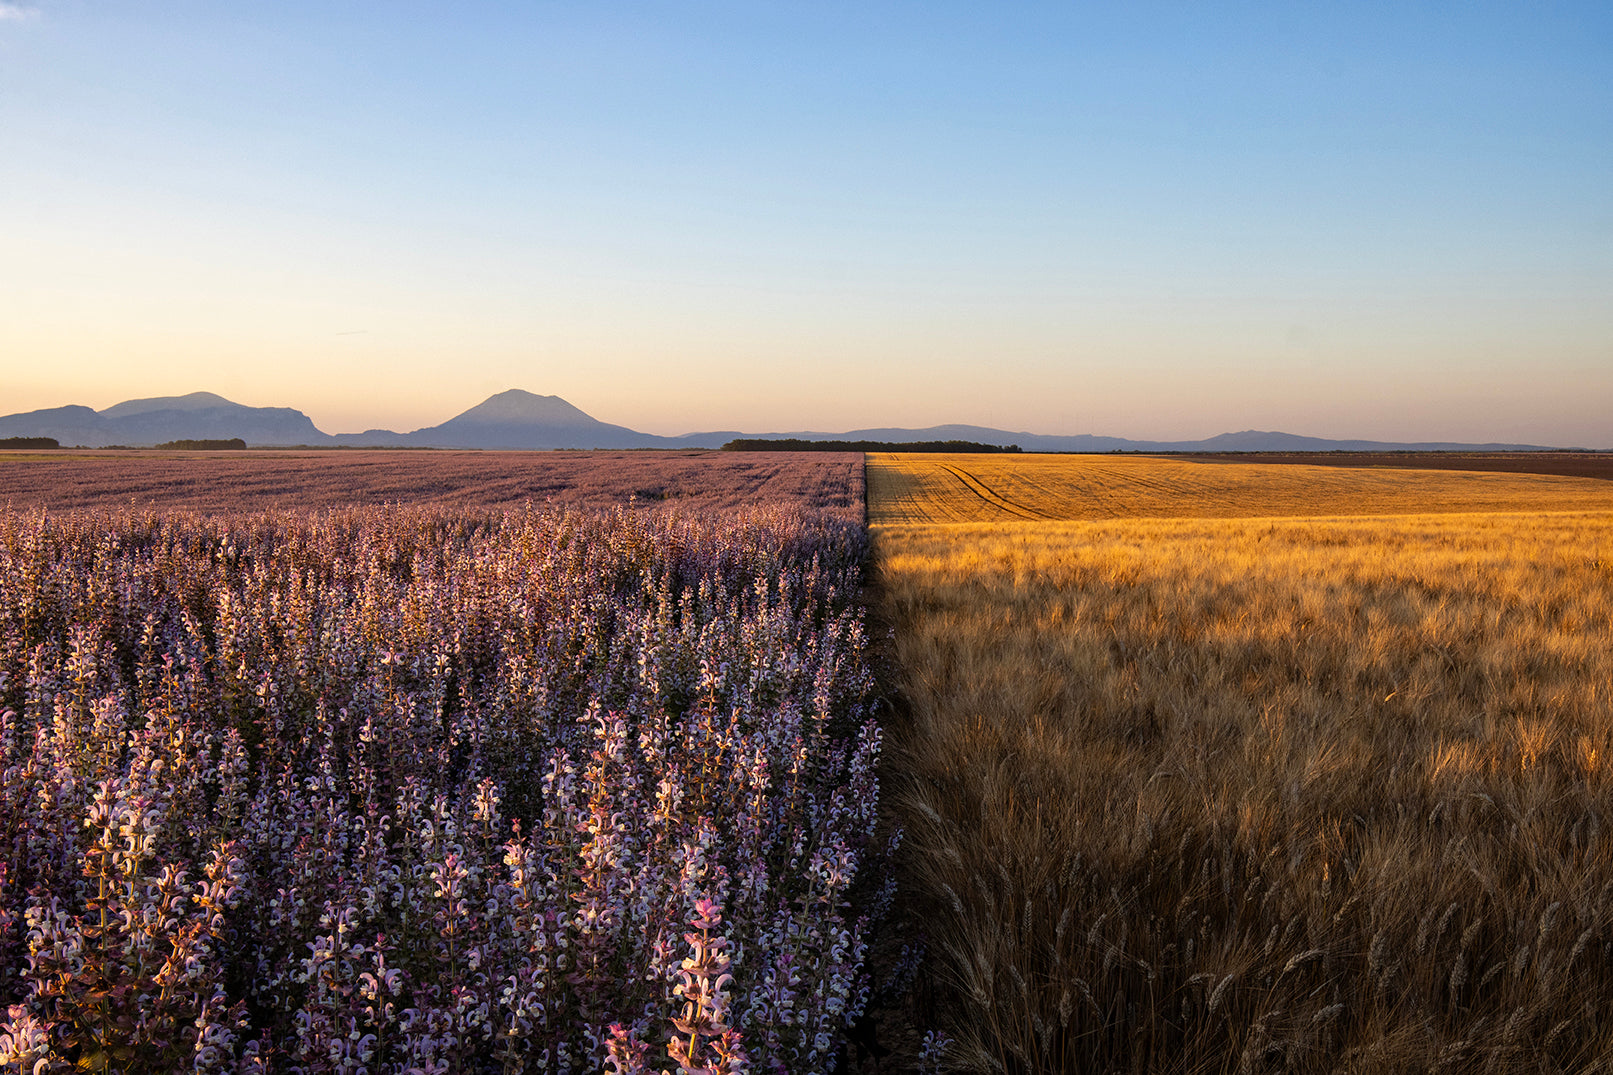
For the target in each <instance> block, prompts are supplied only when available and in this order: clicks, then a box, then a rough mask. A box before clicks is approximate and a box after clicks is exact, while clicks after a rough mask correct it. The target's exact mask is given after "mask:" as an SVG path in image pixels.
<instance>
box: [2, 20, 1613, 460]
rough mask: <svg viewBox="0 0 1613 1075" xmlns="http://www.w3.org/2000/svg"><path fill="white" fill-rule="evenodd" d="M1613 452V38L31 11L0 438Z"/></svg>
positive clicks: (10, 146)
mask: <svg viewBox="0 0 1613 1075" xmlns="http://www.w3.org/2000/svg"><path fill="white" fill-rule="evenodd" d="M507 388H523V389H526V390H528V391H532V392H537V393H540V394H553V395H559V396H562V397H564V398H565V399H567V400H569V401H570V402H572V403H573V404H575V405H577V406H579V407H581V408H582V409H583V410H585V411H587V412H589V413H590V414H592V415H594V416H595V417H597V418H600V419H602V420H604V421H609V422H615V423H619V424H623V425H628V426H632V427H634V428H637V429H641V430H645V431H648V432H655V433H666V434H678V433H686V432H691V431H696V430H713V429H718V430H742V431H746V432H766V431H792V430H819V431H831V432H834V431H843V430H849V429H855V428H863V427H870V426H909V427H924V426H929V425H935V424H939V423H947V422H965V423H974V424H980V425H990V426H995V427H999V428H1005V429H1010V430H1016V431H1019V430H1023V431H1030V432H1038V433H1097V434H1103V435H1110V436H1125V437H1133V438H1168V439H1186V438H1197V437H1203V436H1209V435H1213V434H1216V433H1220V432H1225V431H1232V430H1242V429H1280V430H1284V431H1287V432H1293V433H1301V434H1307V435H1312V436H1323V437H1339V438H1354V437H1367V438H1374V439H1386V440H1461V441H1507V442H1526V443H1538V444H1551V445H1575V446H1585V447H1596V448H1613V6H1610V5H1608V4H1606V3H1605V2H1598V3H1584V4H1573V3H1561V4H1559V3H1549V2H1532V3H1516V4H1484V3H1474V4H1462V5H1450V4H1418V3H1384V4H1364V3H1349V2H1342V3H1337V4H1325V5H1323V4H1318V5H1310V4H1299V5H1296V4H1277V3H1269V4H1189V3H1170V4H1148V3H1136V4H1132V3H1128V4H1124V5H1120V4H1113V5H1109V4H1105V5H1098V4H1078V3H1060V4H1037V3H1029V2H1026V3H1016V4H988V3H968V4H965V3H949V2H941V0H932V2H925V3H916V2H915V3H884V2H877V0H858V2H854V3H851V2H848V3H841V2H837V0H813V2H810V3H790V2H766V3H762V2H754V0H753V2H750V3H707V2H701V0H689V2H682V3H676V4H673V3H631V2H626V3H609V4H600V3H545V2H530V0H529V2H522V3H478V2H475V0H464V2H458V3H454V4H441V3H432V4H423V3H415V2H410V0H394V2H389V3H386V4H381V3H364V2H356V0H355V2H338V3H331V2H329V0H322V2H320V3H309V2H302V0H275V2H273V3H266V2H257V0H231V3H228V4H220V3H217V2H216V0H205V2H204V0H172V2H166V3H161V4H157V3H126V2H120V0H0V413H10V412H14V411H22V410H31V409H34V408H39V407H51V406H60V405H63V404H68V403H78V404H85V405H89V406H93V407H96V408H104V407H107V406H110V405H111V404H113V403H116V402H119V401H121V400H124V399H129V398H135V397H145V396H156V395H173V394H182V393H185V392H191V391H199V390H205V391H212V392H217V393H219V394H221V395H224V396H227V397H228V398H230V399H233V400H235V401H237V402H240V403H246V404H250V405H254V406H290V407H296V408H298V409H300V410H302V411H304V412H306V413H307V414H308V415H309V416H310V417H312V418H313V420H314V422H315V424H316V425H318V426H319V427H320V428H321V429H323V430H325V431H326V432H331V433H335V432H351V431H357V430H362V429H367V428H373V427H381V428H394V429H400V430H408V429H414V428H418V427H421V426H426V425H433V424H436V423H438V422H441V421H443V420H445V419H447V418H449V417H451V416H452V415H454V414H457V413H459V412H460V411H463V410H465V409H466V408H468V407H470V406H473V405H474V404H476V403H478V402H480V401H481V400H482V399H484V398H486V397H487V396H488V395H490V394H492V393H494V392H498V391H502V390H504V389H507Z"/></svg>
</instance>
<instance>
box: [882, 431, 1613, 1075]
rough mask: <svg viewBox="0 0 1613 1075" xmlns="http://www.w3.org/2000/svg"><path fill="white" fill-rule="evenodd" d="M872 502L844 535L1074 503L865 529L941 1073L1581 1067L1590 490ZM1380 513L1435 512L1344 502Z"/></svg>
mask: <svg viewBox="0 0 1613 1075" xmlns="http://www.w3.org/2000/svg"><path fill="white" fill-rule="evenodd" d="M951 466H959V467H962V468H964V469H966V470H967V471H969V475H968V476H969V477H971V478H973V479H974V481H975V482H977V483H979V484H980V485H981V486H982V487H983V488H984V494H990V495H984V494H982V492H981V491H979V490H975V489H974V488H973V485H972V483H971V482H969V481H966V480H965V479H964V477H963V476H960V475H957V474H954V473H952V471H951V470H950V467H951ZM993 467H1001V468H1002V469H1000V470H997V469H989V468H993ZM1016 467H1021V468H1023V469H1022V470H1021V471H1020V472H1019V473H1018V474H1015V473H1013V471H1014V468H1016ZM1061 468H1063V469H1062V470H1061ZM1604 487H1606V486H1605V483H1604ZM869 488H870V518H871V520H873V521H875V522H876V523H879V522H882V521H890V520H915V519H920V518H923V517H925V515H926V513H928V514H929V517H931V518H935V519H939V520H955V519H959V518H960V517H965V518H966V517H971V516H972V517H973V518H975V519H980V518H987V519H991V518H1003V517H1005V516H1007V515H1009V514H1012V513H1013V512H1014V511H1016V510H1017V511H1021V512H1031V511H1034V512H1039V513H1045V514H1049V515H1053V514H1063V515H1065V516H1080V515H1083V514H1084V515H1086V516H1088V517H1089V518H1096V519H1101V520H1106V521H1088V522H1070V521H1065V522H1029V521H1022V520H1021V521H1011V522H975V523H964V524H960V523H956V522H954V523H951V524H950V525H921V524H917V523H913V522H910V521H909V522H902V523H898V524H894V525H876V526H874V527H873V528H872V536H873V541H874V545H875V550H876V554H877V563H878V583H879V587H880V589H881V592H882V605H881V611H882V615H883V617H884V618H885V619H886V621H887V622H888V623H889V624H890V625H891V626H892V627H893V628H894V640H893V646H894V649H895V658H896V659H895V662H894V663H895V665H896V668H897V672H896V675H897V677H898V680H899V686H900V689H901V691H902V693H903V694H904V695H905V696H906V700H907V706H908V712H907V714H906V717H905V721H904V722H903V723H900V724H896V725H893V726H892V727H891V729H890V735H889V738H888V740H887V750H889V751H891V752H892V763H891V764H892V771H893V773H900V774H902V779H901V780H900V781H896V780H887V793H888V795H893V796H894V798H893V799H892V800H891V802H892V804H893V807H894V809H895V810H896V812H897V815H898V817H899V819H900V821H901V822H902V824H903V825H904V826H905V827H906V830H907V842H906V844H905V846H904V852H903V854H904V856H905V858H904V865H903V870H902V873H901V878H902V883H903V885H904V886H905V891H906V897H905V898H906V899H907V900H909V901H911V911H910V917H911V920H912V921H914V922H917V923H921V924H922V925H923V926H924V928H925V929H927V931H928V934H929V949H930V960H931V963H930V974H929V975H928V976H927V977H929V978H930V979H931V980H933V981H934V982H935V983H936V985H935V988H934V992H933V994H932V995H931V997H930V999H929V1007H928V1011H929V1012H931V1013H932V1015H933V1017H934V1018H935V1019H936V1020H937V1021H938V1022H939V1023H940V1024H941V1025H942V1027H943V1028H944V1029H945V1030H946V1032H947V1033H948V1034H950V1035H951V1036H952V1037H953V1038H954V1039H955V1040H954V1043H953V1045H952V1046H951V1049H950V1051H949V1057H950V1062H951V1063H952V1064H953V1065H954V1066H956V1067H958V1068H959V1069H961V1070H978V1071H991V1070H1008V1071H1048V1072H1053V1071H1127V1072H1181V1073H1189V1072H1233V1071H1238V1072H1278V1071H1282V1072H1307V1071H1353V1072H1387V1071H1397V1072H1398V1071H1413V1070H1415V1071H1436V1070H1443V1071H1456V1072H1469V1071H1471V1072H1521V1071H1529V1072H1580V1071H1589V1070H1592V1069H1594V1068H1596V1067H1597V1065H1598V1064H1599V1063H1601V1062H1604V1061H1605V1060H1606V1059H1607V1058H1608V1057H1610V1056H1613V1024H1609V1023H1608V1021H1607V1020H1606V1019H1605V1012H1606V1011H1607V1009H1608V1006H1609V1004H1610V1003H1613V846H1610V843H1609V835H1610V834H1609V833H1608V832H1607V831H1605V830H1606V826H1607V824H1608V821H1609V819H1610V817H1613V781H1610V779H1609V768H1608V758H1609V751H1610V750H1613V691H1610V690H1609V683H1610V682H1613V647H1610V646H1609V645H1608V639H1609V638H1613V514H1610V513H1609V512H1608V511H1606V510H1605V508H1606V507H1607V501H1606V500H1605V499H1602V500H1600V501H1599V500H1598V499H1597V491H1596V489H1597V483H1594V482H1586V481H1583V480H1575V479H1568V478H1560V479H1559V478H1520V477H1515V476H1510V475H1494V474H1476V475H1470V474H1440V473H1428V472H1414V471H1404V472H1380V471H1372V472H1359V471H1352V470H1345V469H1338V468H1316V467H1304V466H1280V465H1270V466H1258V465H1257V466H1245V465H1239V464H1193V463H1187V462H1180V461H1174V460H1172V461H1163V460H1162V461H1151V460H1137V459H1112V460H1111V459H1096V460H1090V459H1081V460H1056V459H1037V458H1026V459H1023V460H1015V459H997V458H991V459H988V460H982V459H980V458H978V457H977V458H974V459H970V460H969V461H968V462H967V463H960V462H956V461H953V460H933V459H928V458H926V459H905V458H896V459H892V458H886V459H880V460H875V461H872V462H871V465H870V469H869ZM1606 488H1609V489H1610V491H1613V487H1606ZM1352 489H1353V491H1354V492H1353V494H1352ZM1352 495H1353V497H1354V499H1352ZM1602 496H1603V497H1604V498H1605V496H1606V494H1605V493H1604V494H1602ZM999 501H1000V503H999ZM1411 503H1415V504H1420V505H1424V506H1434V505H1437V506H1439V508H1440V511H1441V513H1439V514H1434V513H1422V514H1401V515H1398V516H1389V517H1386V516H1383V515H1381V514H1378V513H1379V512H1381V511H1383V509H1384V508H1385V507H1386V506H1389V505H1397V506H1398V505H1405V504H1411ZM1005 505H1006V506H1005ZM1592 505H1595V506H1597V507H1599V508H1601V509H1603V510H1595V511H1587V510H1582V509H1584V508H1586V507H1589V506H1592ZM1480 508H1483V509H1485V510H1479V509H1480ZM1544 508H1550V509H1551V510H1550V511H1549V512H1547V511H1544V510H1541V509H1544ZM1239 511H1242V512H1244V513H1245V514H1249V515H1257V514H1258V515H1261V516H1265V517H1263V518H1258V519H1256V518H1241V519H1240V518H1236V517H1231V516H1234V515H1235V514H1236V513H1237V512H1239ZM1172 515H1175V516H1180V517H1177V518H1171V517H1170V516H1172ZM1132 516H1153V517H1152V518H1131V517H1132ZM1281 516H1289V517H1287V518H1284V517H1281ZM1305 516H1311V517H1305ZM1315 516H1328V517H1315ZM1017 518H1018V517H1017V516H1016V519H1017Z"/></svg>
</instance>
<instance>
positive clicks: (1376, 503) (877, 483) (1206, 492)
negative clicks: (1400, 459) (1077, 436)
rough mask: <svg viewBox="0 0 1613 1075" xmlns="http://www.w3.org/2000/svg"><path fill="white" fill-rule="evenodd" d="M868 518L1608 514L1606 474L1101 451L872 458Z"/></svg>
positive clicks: (1611, 490)
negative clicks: (1190, 457)
mask: <svg viewBox="0 0 1613 1075" xmlns="http://www.w3.org/2000/svg"><path fill="white" fill-rule="evenodd" d="M868 505H869V515H868V521H869V522H870V523H873V524H881V523H926V522H947V523H954V522H997V521H1009V520H1016V519H1018V520H1049V519H1147V518H1182V517H1189V516H1191V517H1196V518H1209V519H1239V518H1251V517H1265V516H1312V515H1411V514H1423V513H1435V512H1455V511H1460V512H1493V511H1519V510H1537V511H1608V510H1613V482H1607V481H1599V480H1597V479H1594V478H1570V477H1560V476H1550V475H1541V474H1502V473H1478V472H1467V471H1449V470H1387V469H1365V468H1345V467H1337V466H1302V465H1296V464H1292V463H1287V464H1284V463H1226V462H1204V463H1195V462H1189V461H1185V460H1181V459H1154V458H1148V457H1135V456H1104V455H891V454H883V455H870V456H869V457H868Z"/></svg>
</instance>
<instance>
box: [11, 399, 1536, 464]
mask: <svg viewBox="0 0 1613 1075" xmlns="http://www.w3.org/2000/svg"><path fill="white" fill-rule="evenodd" d="M0 437H55V438H56V439H57V440H58V441H60V442H61V443H62V444H65V445H83V446H85V447H92V448H98V447H105V446H107V445H110V444H124V445H129V446H130V447H150V446H151V445H154V444H161V443H164V442H167V441H175V440H226V439H228V438H230V437H240V438H241V439H242V440H244V441H246V442H247V444H249V445H251V446H253V447H276V446H280V447H289V446H294V445H299V444H305V445H310V446H314V447H329V446H338V445H342V446H348V447H354V448H362V447H377V448H378V447H418V448H486V449H497V448H505V449H522V450H543V449H555V448H720V447H722V445H724V444H726V443H727V442H728V441H730V440H734V439H735V438H738V437H747V438H752V439H757V440H778V439H784V438H799V439H803V440H874V441H942V440H969V441H977V442H979V443H981V444H997V445H1007V444H1017V445H1019V446H1020V447H1021V448H1023V449H1024V450H1026V451H1029V452H1113V451H1137V452H1320V451H1356V452H1373V451H1380V452H1381V451H1470V452H1471V451H1489V452H1502V451H1512V452H1517V451H1543V450H1546V446H1544V445H1538V444H1462V443H1456V442H1448V441H1432V442H1424V443H1398V442H1390V441H1374V440H1326V439H1324V438H1321V437H1303V436H1297V435H1295V434H1293V433H1276V432H1263V431H1259V430H1253V429H1250V430H1244V431H1243V432H1241V433H1222V434H1220V435H1219V436H1215V437H1209V438H1207V439H1205V440H1191V441H1188V440H1184V441H1152V440H1128V439H1126V438H1124V437H1101V436H1094V435H1092V434H1089V433H1083V434H1079V435H1075V436H1050V435H1046V434H1040V433H1028V432H1018V433H1014V432H1008V431H1006V430H1002V429H991V428H988V427H986V426H972V425H940V426H930V427H928V428H925V429H907V428H900V427H886V428H879V429H853V430H849V431H845V432H836V433H823V432H807V431H794V432H788V433H741V432H739V431H737V430H722V431H719V432H710V433H689V434H686V435H684V436H681V437H662V436H657V435H656V434H653V433H640V432H638V431H637V430H633V429H628V428H627V427H626V426H619V425H612V424H611V423H609V422H601V421H600V420H599V419H597V418H594V417H593V416H592V415H589V414H587V413H585V412H583V411H582V410H579V409H578V408H576V407H574V406H572V405H571V404H570V403H567V402H566V401H565V400H563V399H561V398H560V397H559V396H540V395H535V394H534V393H531V392H523V391H521V390H520V389H511V390H509V391H507V392H500V393H498V394H497V395H494V396H490V397H488V398H487V399H486V400H484V401H482V402H481V403H478V404H477V405H476V406H474V407H472V408H471V409H470V410H468V411H465V412H464V413H463V414H459V415H456V416H455V417H453V418H450V419H449V420H448V421H446V422H443V423H441V424H440V425H435V426H428V427H426V428H424V429H416V430H414V431H413V432H409V433H396V432H393V431H392V430H390V429H370V430H366V431H364V432H363V433H338V434H336V435H335V436H332V435H330V434H328V433H323V432H321V431H320V430H319V429H318V428H316V427H315V425H314V423H313V421H312V420H310V419H309V417H308V416H307V415H306V414H303V413H302V412H301V411H298V410H293V409H291V408H290V407H247V406H244V405H242V404H239V403H232V402H231V401H229V400H227V399H225V398H224V397H222V396H217V395H214V394H213V393H211V392H192V393H190V394H189V395H184V396H161V397H156V398H153V399H131V400H127V401H125V402H123V403H119V404H116V405H115V406H111V407H108V408H106V409H105V410H103V411H96V410H92V409H91V408H89V407H78V406H69V407H51V408H48V409H46V410H38V411H27V412H25V413H22V414H9V415H5V416H3V417H0Z"/></svg>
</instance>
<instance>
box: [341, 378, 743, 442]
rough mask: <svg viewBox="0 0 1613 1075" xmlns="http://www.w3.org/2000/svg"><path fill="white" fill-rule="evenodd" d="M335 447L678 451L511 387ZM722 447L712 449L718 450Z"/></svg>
mask: <svg viewBox="0 0 1613 1075" xmlns="http://www.w3.org/2000/svg"><path fill="white" fill-rule="evenodd" d="M332 440H333V442H334V443H337V444H351V445H355V446H358V445H363V446H381V445H400V446H401V445H413V446H417V447H431V448H516V449H550V448H678V447H688V445H685V444H682V443H680V442H679V440H678V439H677V438H673V437H658V436H656V435H654V434H652V433H640V432H637V431H636V430H632V429H628V428H627V427H626V426H618V425H611V424H610V423H609V422H601V421H600V420H599V419H597V418H594V417H592V416H591V415H589V414H586V413H585V412H583V411H581V410H579V409H578V408H576V407H573V406H572V405H571V404H570V403H567V402H566V401H565V400H563V399H561V398H560V397H559V396H539V395H534V394H533V393H531V392H523V391H521V390H520V389H519V388H512V389H510V390H509V391H508V392H500V393H499V394H498V395H496V396H489V397H488V398H487V399H486V400H484V401H482V402H481V403H478V404H477V405H476V406H474V407H472V408H471V409H470V410H468V411H465V412H464V413H463V414H459V415H456V416H455V417H453V418H450V419H448V421H446V422H443V423H442V424H441V425H435V426H428V427H427V428H425V429H417V430H415V431H414V432H413V433H391V432H389V431H387V430H380V429H372V430H368V431H366V432H364V433H338V434H336V436H335V437H333V438H332ZM720 446H721V445H711V447H720Z"/></svg>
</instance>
